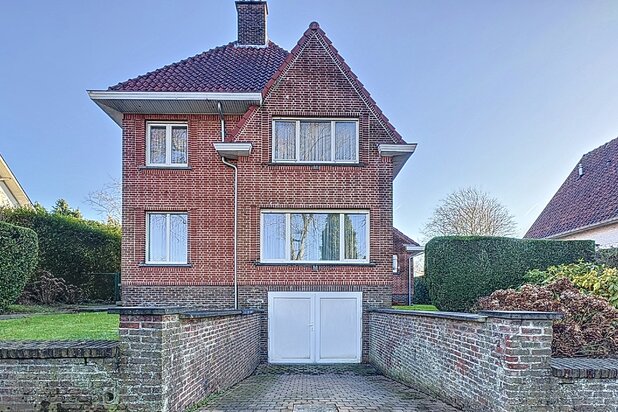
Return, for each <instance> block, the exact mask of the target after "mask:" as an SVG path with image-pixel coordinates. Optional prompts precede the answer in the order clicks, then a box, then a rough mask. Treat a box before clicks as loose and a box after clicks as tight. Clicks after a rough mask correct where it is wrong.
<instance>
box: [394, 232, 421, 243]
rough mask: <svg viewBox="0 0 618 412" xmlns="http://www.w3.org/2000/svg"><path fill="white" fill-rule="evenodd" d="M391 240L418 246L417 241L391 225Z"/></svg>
mask: <svg viewBox="0 0 618 412" xmlns="http://www.w3.org/2000/svg"><path fill="white" fill-rule="evenodd" d="M393 242H394V243H395V244H398V243H401V244H404V245H410V246H420V245H419V244H418V243H417V242H415V241H414V240H412V238H411V237H409V236H407V235H406V234H404V233H403V232H402V231H401V230H399V229H397V228H396V227H393Z"/></svg>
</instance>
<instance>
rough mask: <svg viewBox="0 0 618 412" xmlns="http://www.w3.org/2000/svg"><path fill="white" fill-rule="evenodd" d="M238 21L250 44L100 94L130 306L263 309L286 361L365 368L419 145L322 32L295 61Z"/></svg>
mask: <svg viewBox="0 0 618 412" xmlns="http://www.w3.org/2000/svg"><path fill="white" fill-rule="evenodd" d="M236 8H237V12H238V40H237V41H236V42H233V43H230V44H228V45H225V46H221V47H217V48H215V49H211V50H209V51H207V52H204V53H202V54H199V55H197V56H194V57H191V58H189V59H186V60H183V61H181V62H178V63H174V64H172V65H169V66H165V67H164V68H162V69H159V70H156V71H154V72H150V73H148V74H146V75H143V76H139V77H137V78H135V79H131V80H128V81H126V82H123V83H120V84H118V85H116V86H112V87H110V88H109V89H108V90H103V91H90V92H89V94H90V97H91V99H92V100H94V101H95V103H97V104H98V105H99V106H100V107H101V108H102V109H103V110H104V111H105V112H106V113H107V114H108V115H110V117H111V118H112V119H114V120H115V121H116V122H117V123H118V124H119V125H121V127H122V136H123V137H122V139H123V156H122V159H123V160H122V168H123V172H122V175H123V222H122V225H123V237H122V291H123V296H122V300H123V304H124V305H129V306H138V305H139V306H150V305H176V306H179V305H180V306H198V307H204V308H212V309H230V308H237V309H238V308H255V309H262V310H265V311H266V312H267V316H265V322H266V323H265V325H264V326H263V327H262V331H263V334H262V335H263V336H262V339H263V348H264V349H263V350H264V353H265V354H266V353H267V354H268V359H269V360H270V361H272V362H285V363H292V362H300V363H307V362H309V363H311V362H328V363H332V362H356V361H360V360H361V357H362V356H366V345H367V342H366V339H365V337H366V328H367V325H366V319H367V316H366V310H367V309H369V308H371V307H385V306H390V305H391V301H392V277H393V274H392V255H393V232H392V228H393V226H392V224H393V222H392V197H393V179H394V178H395V176H396V175H397V173H398V172H399V171H400V170H401V168H402V167H403V165H404V163H405V162H406V160H407V159H408V158H409V157H410V155H411V154H412V153H413V152H414V149H415V146H416V145H415V144H408V143H406V142H405V141H404V140H403V138H402V137H401V136H400V135H399V133H397V131H396V130H395V129H394V128H393V126H392V125H391V124H390V123H389V121H388V119H387V118H386V117H385V116H384V115H383V114H382V112H381V111H380V109H379V108H378V107H377V105H376V103H375V102H374V101H373V99H372V98H371V97H370V95H369V93H368V92H367V91H366V90H365V88H364V87H363V85H362V83H360V81H359V80H358V79H357V77H356V76H355V75H354V74H353V73H352V71H351V69H350V68H349V67H348V66H347V64H346V63H345V62H344V60H343V59H342V58H341V56H340V55H339V53H338V52H337V50H336V49H335V48H334V46H333V45H332V43H331V42H330V40H329V39H328V37H327V36H326V34H325V33H324V31H323V30H322V29H321V28H320V26H319V25H318V24H317V23H315V22H314V23H311V25H310V26H309V28H308V29H307V30H306V31H305V32H304V34H303V35H302V37H301V38H300V40H299V41H298V43H297V45H296V46H295V47H294V48H293V49H292V50H291V51H290V52H287V51H285V50H283V49H282V48H280V47H279V46H277V45H276V44H274V43H273V42H271V41H270V40H269V39H268V36H267V26H266V19H267V15H268V9H267V5H266V2H265V1H237V2H236ZM265 356H266V355H265Z"/></svg>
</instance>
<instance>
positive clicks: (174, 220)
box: [169, 214, 187, 263]
mask: <svg viewBox="0 0 618 412" xmlns="http://www.w3.org/2000/svg"><path fill="white" fill-rule="evenodd" d="M169 241H170V256H169V261H170V262H180V263H186V262H187V215H186V214H171V215H170V236H169Z"/></svg>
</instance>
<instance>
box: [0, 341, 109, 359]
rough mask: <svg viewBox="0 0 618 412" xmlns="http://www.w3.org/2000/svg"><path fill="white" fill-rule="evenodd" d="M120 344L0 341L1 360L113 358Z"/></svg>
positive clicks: (105, 342) (107, 342)
mask: <svg viewBox="0 0 618 412" xmlns="http://www.w3.org/2000/svg"><path fill="white" fill-rule="evenodd" d="M118 353H119V342H117V341H112V340H89V341H88V340H87V341H0V359H51V358H112V357H116V356H118Z"/></svg>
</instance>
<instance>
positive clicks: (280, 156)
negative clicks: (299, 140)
mask: <svg viewBox="0 0 618 412" xmlns="http://www.w3.org/2000/svg"><path fill="white" fill-rule="evenodd" d="M274 146H275V147H274V150H275V153H274V160H295V159H296V122H285V121H276V122H275V144H274Z"/></svg>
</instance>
